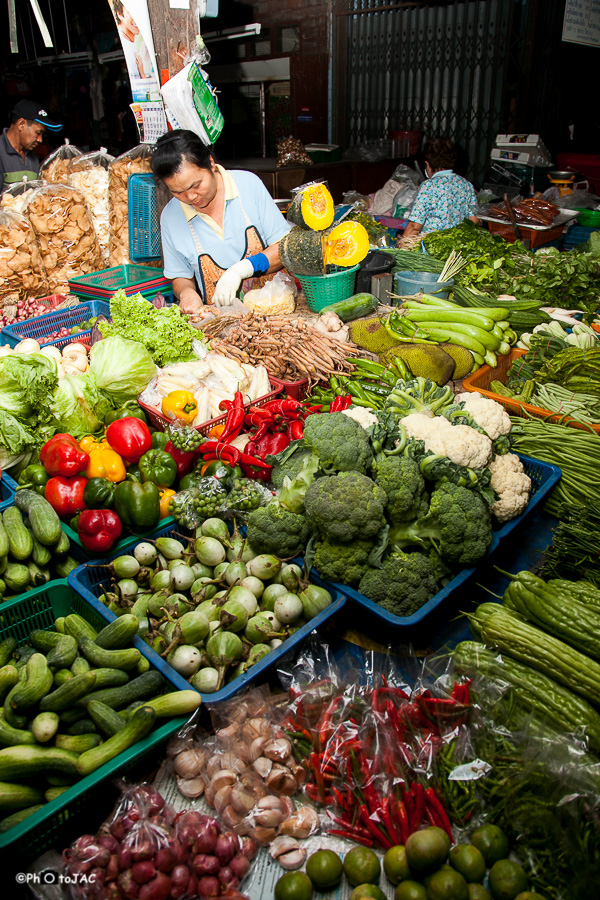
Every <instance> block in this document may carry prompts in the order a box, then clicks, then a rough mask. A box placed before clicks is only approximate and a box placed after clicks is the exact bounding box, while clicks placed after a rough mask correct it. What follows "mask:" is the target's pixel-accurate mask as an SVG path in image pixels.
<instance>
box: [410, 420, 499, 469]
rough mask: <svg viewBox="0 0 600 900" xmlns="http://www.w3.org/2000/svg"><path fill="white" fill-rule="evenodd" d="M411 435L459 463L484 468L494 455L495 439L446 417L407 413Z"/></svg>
mask: <svg viewBox="0 0 600 900" xmlns="http://www.w3.org/2000/svg"><path fill="white" fill-rule="evenodd" d="M402 424H403V425H404V427H405V428H406V433H407V436H408V437H409V438H415V439H416V440H421V441H424V442H425V449H426V450H429V451H431V453H435V454H436V455H438V456H447V457H448V459H449V460H451V462H453V463H456V465H457V466H466V467H467V468H469V469H483V468H485V466H487V464H488V463H489V461H490V459H491V458H492V441H491V440H490V438H489V437H487V435H485V434H481V433H480V432H479V431H475V429H474V428H471V427H470V426H469V425H452V423H451V422H449V421H448V420H447V419H445V418H444V417H443V416H433V417H430V416H427V415H424V414H423V413H416V414H414V415H410V416H406V417H405V418H404V419H403V420H402Z"/></svg>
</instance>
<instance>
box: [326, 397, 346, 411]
mask: <svg viewBox="0 0 600 900" xmlns="http://www.w3.org/2000/svg"><path fill="white" fill-rule="evenodd" d="M343 402H344V398H343V396H342V395H341V394H340V395H339V396H338V397H334V398H333V400H332V401H331V403H330V404H329V412H330V413H332V412H341V409H342V403H343Z"/></svg>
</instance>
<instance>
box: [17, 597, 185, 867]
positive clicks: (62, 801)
mask: <svg viewBox="0 0 600 900" xmlns="http://www.w3.org/2000/svg"><path fill="white" fill-rule="evenodd" d="M69 613H77V614H78V615H80V616H82V617H83V618H84V619H85V620H86V621H87V622H89V623H90V625H92V626H93V627H94V628H96V629H97V630H100V629H101V628H104V627H105V625H106V619H105V618H103V617H102V616H101V615H100V614H99V613H97V612H96V610H95V609H93V608H92V607H91V606H90V605H89V604H88V603H87V602H86V601H85V600H84V599H83V598H82V597H80V596H78V594H76V593H75V591H73V590H72V589H71V588H70V587H69V585H68V584H67V581H66V580H64V579H62V580H59V581H54V582H51V583H49V584H47V585H44V586H43V587H40V588H35V589H34V590H33V591H29V592H28V593H27V594H23V595H22V596H21V597H18V598H16V599H15V600H7V601H6V602H5V603H2V604H0V640H4V638H7V637H14V638H15V640H16V641H17V643H18V644H19V645H22V644H27V643H28V639H29V634H30V632H31V631H32V630H33V629H34V628H41V629H43V630H44V631H49V630H50V629H51V628H52V627H53V625H54V620H55V619H56V618H58V617H59V616H66V615H68V614H69ZM185 722H186V717H185V716H180V717H179V718H177V719H170V720H169V721H167V722H166V724H164V725H161V726H160V728H155V729H154V730H153V731H151V732H150V734H148V735H146V737H145V738H143V740H141V741H138V742H137V744H134V745H133V747H130V748H129V749H128V750H125V751H124V752H123V753H121V754H119V756H117V757H116V758H115V759H113V760H111V761H110V762H108V763H106V765H104V766H102V767H101V768H100V769H98V770H97V771H96V772H93V773H92V774H91V775H88V776H87V777H86V778H82V779H81V781H78V782H77V783H76V784H74V785H73V786H72V787H70V788H69V790H68V791H65V792H64V794H61V795H60V797H57V798H56V800H52V802H50V803H47V804H46V805H45V806H44V808H43V809H41V810H39V811H38V812H37V813H34V814H33V815H31V816H29V818H27V819H25V821H24V822H21V824H20V825H16V826H15V827H14V828H11V829H10V831H7V832H6V833H5V834H0V854H1V856H2V857H3V858H4V859H5V860H6V859H7V858H8V854H10V865H11V867H13V870H14V871H15V872H21V871H24V869H25V868H26V867H27V866H28V865H29V864H30V863H31V862H32V861H33V860H35V859H36V858H37V857H38V856H40V855H41V854H42V853H44V852H45V851H46V850H51V849H56V850H58V851H59V852H60V851H62V850H63V849H64V848H65V847H67V846H68V845H69V844H70V842H71V841H72V840H73V839H74V838H76V837H78V836H79V835H80V834H83V833H84V832H85V831H87V830H89V829H90V828H91V829H92V830H96V829H97V828H98V827H99V825H100V824H101V822H102V821H103V819H104V817H105V816H106V815H107V814H108V813H109V812H110V809H111V808H112V804H113V803H114V799H116V794H114V792H112V791H111V790H110V788H108V786H107V784H106V781H107V779H109V778H112V777H114V776H116V775H117V774H118V775H119V776H123V775H126V774H127V773H129V772H131V770H132V769H134V768H139V767H140V766H141V765H142V764H144V763H147V764H148V767H150V766H151V764H153V763H154V762H155V761H156V760H157V759H158V753H157V747H158V746H159V745H160V744H161V743H162V742H163V741H165V740H166V739H167V738H168V737H170V736H171V735H172V734H174V733H175V732H177V731H179V729H180V728H181V727H182V726H183V725H184V724H185ZM107 788H108V789H107ZM109 793H110V795H111V797H112V799H111V800H110V806H109V807H108V808H106V800H107V795H108V794H109ZM10 814H11V811H7V812H6V813H5V815H7V816H8V815H10ZM90 815H91V817H92V821H91V822H90Z"/></svg>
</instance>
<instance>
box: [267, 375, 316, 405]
mask: <svg viewBox="0 0 600 900" xmlns="http://www.w3.org/2000/svg"><path fill="white" fill-rule="evenodd" d="M271 384H273V385H278V387H279V390H280V391H282V392H283V393H285V394H286V396H287V397H292V398H293V399H294V400H304V398H305V397H306V395H307V394H308V378H300V379H299V380H298V381H283V380H282V379H281V378H271Z"/></svg>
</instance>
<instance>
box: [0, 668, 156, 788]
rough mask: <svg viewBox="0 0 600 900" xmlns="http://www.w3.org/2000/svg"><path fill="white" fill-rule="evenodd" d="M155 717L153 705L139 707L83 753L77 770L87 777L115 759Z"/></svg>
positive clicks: (138, 738) (151, 724)
mask: <svg viewBox="0 0 600 900" xmlns="http://www.w3.org/2000/svg"><path fill="white" fill-rule="evenodd" d="M142 677H143V676H142ZM155 719H156V713H155V712H154V710H153V709H152V707H151V706H141V707H140V708H139V709H136V711H135V712H134V714H133V716H132V717H131V719H130V720H129V722H127V724H126V725H125V727H124V728H121V730H120V731H118V732H117V733H116V734H113V735H112V737H109V738H108V739H107V740H106V741H104V743H103V744H100V746H99V747H95V748H94V749H93V750H87V751H86V752H85V753H82V754H81V756H80V757H79V759H78V760H77V771H78V772H79V774H80V776H81V777H82V778H85V776H86V775H89V774H90V773H91V772H95V771H96V769H99V768H100V766H103V765H104V764H105V763H107V762H109V761H110V760H111V759H114V758H115V757H116V756H118V755H119V754H120V753H122V752H123V751H124V750H127V749H129V747H132V746H133V744H137V742H138V741H140V740H141V739H142V738H143V737H145V736H146V735H147V734H148V732H149V731H150V729H151V728H152V726H153V725H154V720H155ZM9 749H12V748H9ZM4 752H5V751H4V750H0V777H2V758H1V757H2V753H4Z"/></svg>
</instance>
